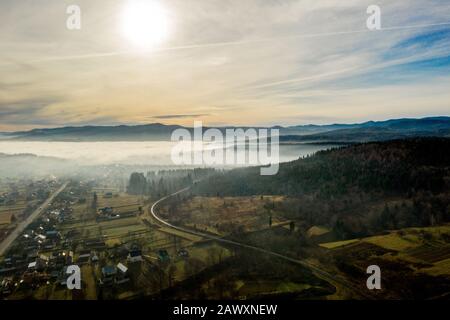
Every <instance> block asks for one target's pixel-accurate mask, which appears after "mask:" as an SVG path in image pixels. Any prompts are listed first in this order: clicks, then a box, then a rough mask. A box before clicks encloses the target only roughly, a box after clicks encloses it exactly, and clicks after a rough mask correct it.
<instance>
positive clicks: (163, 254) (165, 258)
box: [158, 249, 170, 262]
mask: <svg viewBox="0 0 450 320" xmlns="http://www.w3.org/2000/svg"><path fill="white" fill-rule="evenodd" d="M158 259H159V261H161V262H169V261H170V255H169V253H168V252H167V250H165V249H161V250H159V251H158Z"/></svg>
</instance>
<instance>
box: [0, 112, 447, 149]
mask: <svg viewBox="0 0 450 320" xmlns="http://www.w3.org/2000/svg"><path fill="white" fill-rule="evenodd" d="M182 128H185V129H188V130H189V131H191V132H192V131H193V129H192V128H188V127H183V126H179V125H164V124H161V123H153V124H145V125H119V126H82V127H61V128H49V129H33V130H30V131H20V132H11V133H3V134H2V135H1V136H2V139H3V140H5V139H7V140H22V141H169V140H170V137H171V134H172V132H173V131H174V130H176V129H182ZM233 128H236V127H232V126H229V127H218V129H219V130H221V131H222V132H225V130H226V129H233ZM246 128H249V127H244V129H246ZM255 128H256V129H260V128H263V127H255ZM204 129H207V127H205V128H204ZM268 129H279V130H280V135H281V141H282V142H292V143H293V142H312V141H319V142H329V141H335V142H364V141H375V140H390V139H399V138H405V137H417V136H439V137H448V136H450V117H446V116H441V117H428V118H422V119H407V118H404V119H391V120H386V121H368V122H364V123H355V124H330V125H313V124H309V125H298V126H289V127H281V126H274V127H269V128H268Z"/></svg>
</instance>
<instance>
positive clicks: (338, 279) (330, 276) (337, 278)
mask: <svg viewBox="0 0 450 320" xmlns="http://www.w3.org/2000/svg"><path fill="white" fill-rule="evenodd" d="M190 188H191V187H187V188H184V189H182V190H179V191H177V192H175V193H172V194H170V195H168V196H165V197H163V198H161V199H159V200H158V201H156V202H155V203H154V204H153V205H152V207H151V209H150V213H151V215H152V216H153V218H154V219H156V220H157V221H158V222H159V223H161V224H163V225H165V226H167V227H169V228H172V229H175V230H179V231H183V232H186V233H190V234H193V235H196V236H200V237H203V238H207V239H211V240H215V241H218V242H222V243H226V244H230V245H234V246H237V247H241V248H245V249H250V250H254V251H258V252H261V253H264V254H267V255H270V256H273V257H277V258H280V259H283V260H286V261H289V262H292V263H295V264H299V265H301V266H303V267H306V268H308V269H310V270H312V271H313V272H314V273H316V274H317V275H319V276H320V277H321V278H322V279H324V280H326V281H328V282H330V283H337V284H339V285H341V286H342V287H344V288H346V289H348V290H350V291H351V292H353V293H355V294H357V295H359V296H361V297H362V298H363V299H374V297H373V296H372V295H371V294H370V293H368V292H367V293H366V292H363V291H362V290H361V289H360V288H357V287H355V286H354V284H352V283H351V282H349V281H347V280H345V279H343V278H341V277H340V276H338V275H333V274H331V273H329V272H327V271H325V270H322V269H320V268H319V267H317V266H315V265H313V264H310V263H309V262H306V261H304V260H298V259H294V258H291V257H288V256H285V255H282V254H279V253H277V252H274V251H270V250H266V249H264V248H260V247H255V246H251V245H248V244H245V243H240V242H237V241H233V240H228V239H224V238H220V237H215V236H212V235H209V234H205V233H202V232H198V231H193V230H191V229H187V228H183V227H179V226H175V225H173V224H171V223H169V222H167V221H165V220H163V219H161V218H160V217H159V216H158V215H157V214H156V212H155V209H156V207H157V206H158V205H159V204H160V203H161V202H163V201H164V200H166V199H168V198H170V197H173V196H175V195H177V194H180V193H182V192H185V191H187V190H189V189H190Z"/></svg>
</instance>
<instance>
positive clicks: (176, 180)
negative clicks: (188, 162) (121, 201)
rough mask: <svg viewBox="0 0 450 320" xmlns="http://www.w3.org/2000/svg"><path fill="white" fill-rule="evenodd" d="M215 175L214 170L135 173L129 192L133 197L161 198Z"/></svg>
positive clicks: (132, 176) (130, 182)
mask: <svg viewBox="0 0 450 320" xmlns="http://www.w3.org/2000/svg"><path fill="white" fill-rule="evenodd" d="M214 173H215V170H214V169H203V168H198V169H192V170H190V169H186V170H184V169H183V170H161V171H149V172H147V173H146V174H144V173H140V172H133V173H132V174H131V176H130V180H129V183H128V187H127V192H128V193H129V194H133V195H147V196H151V197H152V198H160V197H163V196H166V195H168V194H171V193H174V192H176V191H178V190H180V189H182V188H185V187H187V186H190V185H192V184H193V183H194V182H195V181H198V180H200V179H204V178H205V177H207V176H210V175H212V174H214Z"/></svg>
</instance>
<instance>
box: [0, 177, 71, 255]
mask: <svg viewBox="0 0 450 320" xmlns="http://www.w3.org/2000/svg"><path fill="white" fill-rule="evenodd" d="M68 184H69V182H66V183H64V184H63V185H62V186H61V187H60V188H59V189H58V190H56V191H55V192H54V193H53V194H52V195H51V196H50V197H49V198H48V199H47V200H45V202H44V203H42V204H41V205H40V206H39V207H38V208H37V209H36V210H34V212H33V213H32V214H30V215H29V216H28V218H26V219H25V220H24V221H22V222H20V223H19V225H18V226H17V227H16V228H15V229H14V230H13V231H12V232H11V233H10V234H9V235H8V236H7V237H6V238H5V239H4V240H3V241H2V242H1V243H0V256H3V255H4V254H5V252H6V250H8V248H9V247H10V246H11V244H12V243H13V242H14V240H16V239H17V237H18V236H20V234H21V233H22V232H23V231H24V230H25V229H26V228H27V227H28V225H29V224H30V223H31V222H33V221H34V219H36V218H37V217H39V215H40V214H41V213H42V211H44V210H45V209H47V207H48V205H49V204H50V203H51V202H52V201H53V199H55V198H56V196H57V195H58V194H60V193H61V191H63V190H64V189H65V188H66V187H67V185H68Z"/></svg>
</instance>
